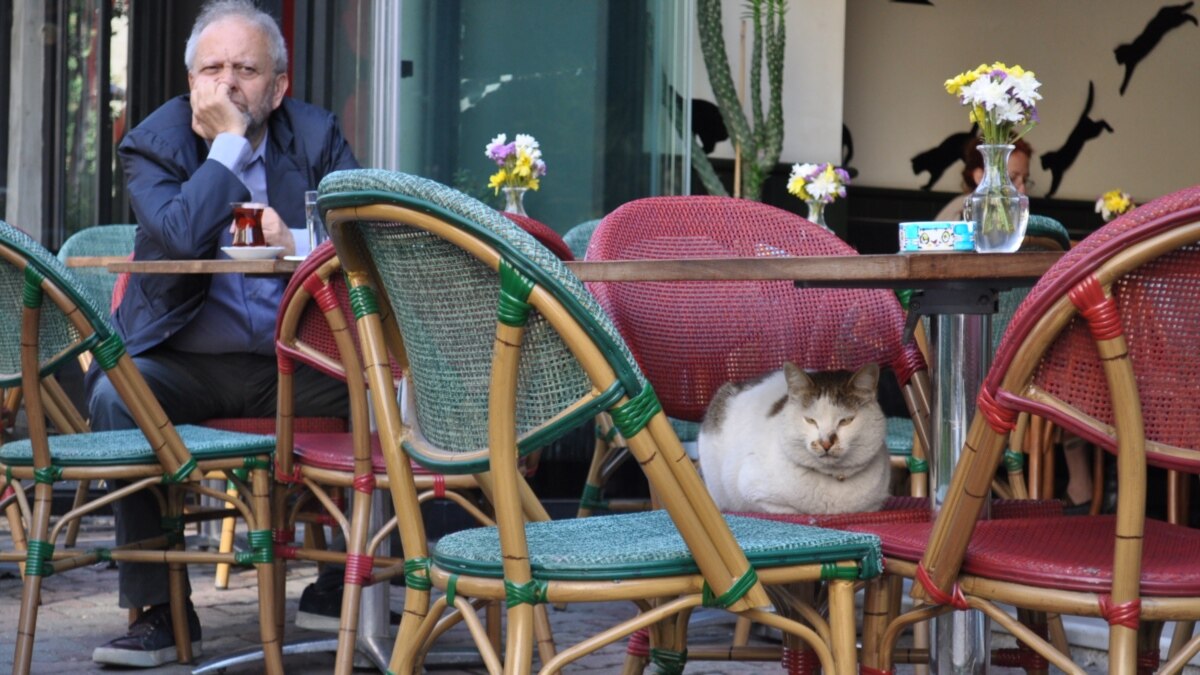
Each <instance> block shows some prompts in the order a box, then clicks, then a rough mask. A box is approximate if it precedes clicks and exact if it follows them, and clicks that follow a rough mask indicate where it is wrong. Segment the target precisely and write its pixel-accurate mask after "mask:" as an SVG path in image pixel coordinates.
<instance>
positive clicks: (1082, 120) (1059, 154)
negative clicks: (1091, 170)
mask: <svg viewBox="0 0 1200 675" xmlns="http://www.w3.org/2000/svg"><path fill="white" fill-rule="evenodd" d="M1094 90H1095V87H1093V86H1092V83H1091V82H1088V97H1087V105H1085V106H1083V112H1082V113H1081V114H1080V115H1079V121H1078V122H1076V123H1075V128H1074V129H1072V130H1071V133H1070V134H1069V135H1068V136H1067V142H1066V143H1063V145H1062V147H1061V148H1059V149H1057V150H1051V151H1050V152H1046V153H1042V168H1043V169H1045V170H1046V171H1049V172H1050V176H1051V180H1050V191H1049V192H1047V193H1046V196H1047V197H1052V196H1054V193H1055V192H1058V186H1059V184H1060V183H1062V179H1063V174H1065V173H1066V172H1067V169H1069V168H1071V165H1072V164H1074V163H1075V160H1076V159H1078V158H1079V151H1080V150H1083V144H1084V143H1087V142H1088V141H1090V140H1092V139H1093V138H1095V137H1097V136H1099V135H1100V134H1101V132H1104V131H1107V132H1108V133H1110V134H1111V133H1112V131H1113V128H1112V127H1111V126H1109V125H1108V122H1105V121H1104V120H1094V119H1092V118H1091V117H1088V114H1089V113H1091V112H1092V101H1093V99H1094V98H1095V97H1094V94H1095V91H1094Z"/></svg>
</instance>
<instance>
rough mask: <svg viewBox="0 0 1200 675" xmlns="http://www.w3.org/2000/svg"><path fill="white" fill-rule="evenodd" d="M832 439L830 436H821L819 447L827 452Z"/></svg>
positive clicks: (831, 444) (831, 445) (830, 446)
mask: <svg viewBox="0 0 1200 675" xmlns="http://www.w3.org/2000/svg"><path fill="white" fill-rule="evenodd" d="M833 440H834V439H832V438H822V439H821V448H822V449H823V450H825V452H829V449H830V448H832V447H833Z"/></svg>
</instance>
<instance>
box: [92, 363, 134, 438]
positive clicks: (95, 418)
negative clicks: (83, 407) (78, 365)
mask: <svg viewBox="0 0 1200 675" xmlns="http://www.w3.org/2000/svg"><path fill="white" fill-rule="evenodd" d="M88 416H89V418H90V419H91V426H92V430H93V431H111V430H113V429H132V428H134V427H135V426H137V424H136V423H134V421H133V416H132V415H130V414H129V408H127V407H126V406H125V402H124V401H123V400H121V396H120V394H118V393H117V390H116V388H115V387H113V384H112V382H110V381H109V379H108V376H107V375H105V374H104V373H89V378H88Z"/></svg>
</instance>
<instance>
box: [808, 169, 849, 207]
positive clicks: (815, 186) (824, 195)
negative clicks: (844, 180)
mask: <svg viewBox="0 0 1200 675" xmlns="http://www.w3.org/2000/svg"><path fill="white" fill-rule="evenodd" d="M804 189H805V190H808V194H809V195H810V196H811V197H812V198H813V199H816V200H818V201H822V202H825V203H826V204H828V203H829V202H831V201H833V198H834V197H835V196H845V194H846V190H845V188H843V187H842V184H841V183H840V182H839V181H838V179H837V175H836V174H834V173H833V172H832V171H821V172H819V173H818V174H817V175H816V176H814V177H813V179H812V180H810V181H809V182H808V184H807V185H805V186H804Z"/></svg>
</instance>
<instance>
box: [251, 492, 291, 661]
mask: <svg viewBox="0 0 1200 675" xmlns="http://www.w3.org/2000/svg"><path fill="white" fill-rule="evenodd" d="M271 481H272V478H271V474H270V472H269V470H268V469H254V470H253V472H252V473H251V483H250V487H251V490H252V492H253V494H251V496H250V512H251V513H252V514H253V515H254V523H253V524H248V527H250V528H252V529H257V530H260V531H263V530H267V528H269V527H270V525H271ZM251 541H252V542H253V538H251ZM254 568H255V571H256V572H257V573H258V589H259V590H258V625H259V634H260V640H261V642H262V649H263V666H264V668H265V670H266V672H268V673H271V674H272V675H282V673H283V644H282V633H281V632H280V631H279V630H278V629H277V627H276V624H275V617H276V616H277V614H278V611H279V610H278V609H277V606H278V605H282V604H283V596H282V595H277V594H276V593H275V589H276V587H277V585H276V583H275V563H274V561H273V560H270V559H268V560H266V561H263V562H256V563H255V565H254Z"/></svg>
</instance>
